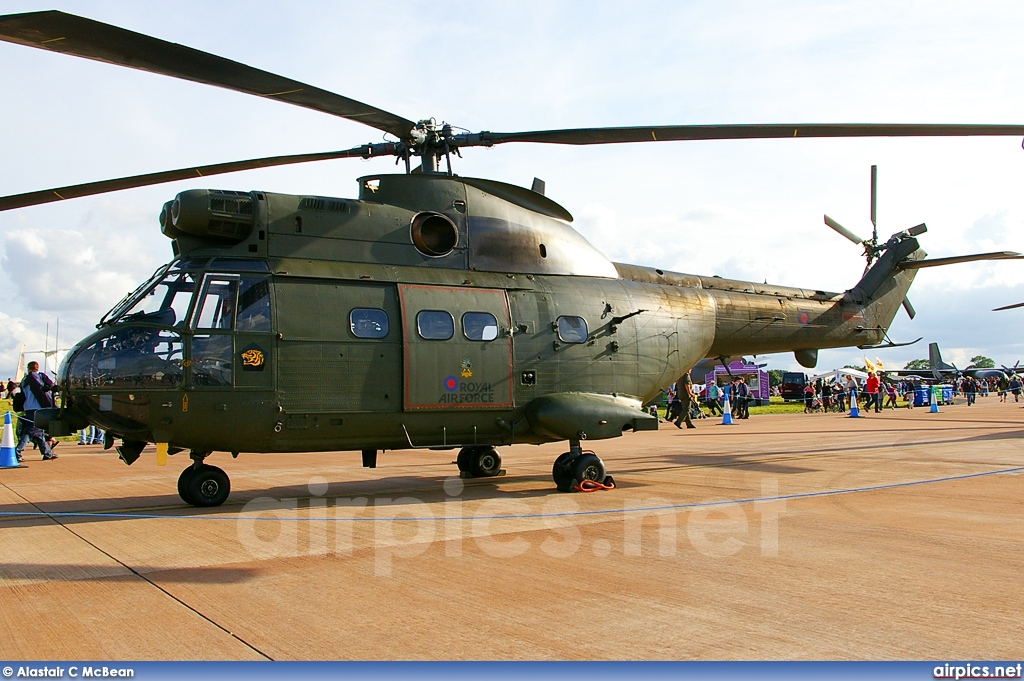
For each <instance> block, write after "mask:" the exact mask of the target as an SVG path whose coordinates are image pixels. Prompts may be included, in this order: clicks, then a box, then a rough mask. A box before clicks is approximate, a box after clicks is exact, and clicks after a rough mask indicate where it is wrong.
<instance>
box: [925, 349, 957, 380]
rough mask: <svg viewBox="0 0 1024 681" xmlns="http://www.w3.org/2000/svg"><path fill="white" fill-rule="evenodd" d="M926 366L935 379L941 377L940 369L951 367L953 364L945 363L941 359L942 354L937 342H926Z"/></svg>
mask: <svg viewBox="0 0 1024 681" xmlns="http://www.w3.org/2000/svg"><path fill="white" fill-rule="evenodd" d="M928 368H929V369H931V370H932V374H933V375H934V376H935V378H936V379H939V378H942V374H941V373H940V372H941V371H942V370H944V369H947V370H950V369H953V365H951V364H946V363H945V362H943V361H942V354H941V353H940V352H939V344H938V343H929V344H928Z"/></svg>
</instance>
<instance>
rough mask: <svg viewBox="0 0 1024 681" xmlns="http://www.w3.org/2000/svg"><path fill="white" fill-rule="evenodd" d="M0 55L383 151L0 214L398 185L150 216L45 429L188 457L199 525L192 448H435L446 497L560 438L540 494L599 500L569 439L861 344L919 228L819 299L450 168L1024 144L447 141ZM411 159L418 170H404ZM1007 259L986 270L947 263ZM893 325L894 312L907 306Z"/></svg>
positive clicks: (323, 106) (872, 332)
mask: <svg viewBox="0 0 1024 681" xmlns="http://www.w3.org/2000/svg"><path fill="white" fill-rule="evenodd" d="M0 39H3V40H5V41H9V42H13V43H18V44H22V45H26V46H30V47H37V48H41V49H46V50H50V51H54V52H60V53H64V54H69V55H73V56H78V57H83V58H87V59H94V60H99V61H103V62H107V63H111V64H117V65H120V66H126V67H130V68H135V69H141V70H144V71H149V72H152V73H157V74H162V75H167V76H173V77H176V78H181V79H185V80H191V81H194V82H200V83H205V84H209V85H215V86H218V87H223V88H227V89H230V90H235V91H238V92H244V93H248V94H252V95H256V96H260V97H266V98H270V99H274V100H278V101H281V102H285V103H289V104H293V105H296V106H302V107H306V108H309V109H313V110H315V111H320V112H323V113H327V114H331V115H334V116H340V117H342V118H345V119H349V120H353V121H358V122H360V123H364V124H366V125H368V126H370V127H373V128H376V129H378V130H382V131H384V132H386V133H390V134H391V135H392V136H393V137H394V141H389V142H383V143H376V144H366V145H362V146H358V147H354V148H351V149H344V150H339V151H328V152H322V153H313V154H298V155H291V156H277V157H270V158H259V159H251V160H246V161H238V162H232V163H223V164H216V165H207V166H200V167H194V168H183V169H179V170H172V171H166V172H157V173H152V174H147V175H139V176H133V177H125V178H119V179H114V180H105V181H100V182H94V183H89V184H83V185H75V186H70V187H60V188H55V189H48V190H44V191H38V192H32V193H29V194H21V195H17V196H7V197H2V198H0V210H10V209H14V208H21V207H25V206H33V205H39V204H43V203H48V202H51V201H59V200H65V199H71V198H75V197H81V196H89V195H94V194H99V193H103V192H110V191H116V190H120V189H128V188H132V187H141V186H146V185H151V184H158V183H164V182H172V181H175V180H181V179H187V178H195V177H196V176H203V177H205V176H210V175H216V174H221V173H229V172H234V171H239V170H247V169H253V168H264V167H269V166H277V165H285V164H291V163H303V162H309V161H317V160H327V159H339V158H363V159H370V158H377V157H385V156H386V157H395V158H397V159H398V161H399V162H401V163H404V166H405V171H406V172H405V173H404V174H375V175H369V176H365V177H362V178H360V179H359V180H358V182H359V191H358V195H357V197H356V198H336V197H327V196H312V195H284V194H277V193H272V192H266V191H250V192H241V191H227V190H216V189H202V190H188V191H183V192H181V193H179V194H178V195H177V196H176V197H175V198H174V199H172V200H170V201H168V202H167V203H165V204H164V206H163V210H162V211H161V213H160V229H161V231H162V233H163V234H164V235H165V236H167V237H168V238H169V239H170V240H171V248H172V251H173V259H172V260H171V261H170V262H169V263H167V264H165V265H163V266H161V267H160V268H159V269H158V270H157V271H156V272H155V273H154V274H153V276H152V277H150V279H148V280H147V281H146V282H144V283H143V284H142V285H141V286H139V287H138V288H137V289H136V290H135V291H133V292H131V293H129V294H128V295H126V296H125V297H124V298H123V299H122V300H121V301H120V302H119V303H117V304H116V305H115V306H114V307H113V308H112V309H111V310H110V311H109V312H107V314H106V315H104V316H103V318H102V319H101V320H100V322H99V324H98V325H97V330H96V331H95V332H94V333H92V334H91V335H89V336H87V337H86V338H84V339H82V340H81V341H80V342H79V343H77V344H76V345H75V346H74V347H73V348H72V349H71V351H70V352H69V353H68V355H67V356H66V358H65V359H64V361H63V363H62V364H61V367H60V369H59V372H58V385H59V388H60V391H61V393H62V397H63V400H62V404H61V406H60V408H59V409H53V410H41V411H39V412H37V414H36V417H37V421H38V422H39V425H40V426H42V427H45V428H47V429H48V430H49V431H50V432H51V433H53V434H63V433H69V432H72V431H74V430H77V429H79V428H82V427H84V426H85V425H87V424H88V423H93V424H95V425H97V426H99V427H101V428H103V429H105V430H106V432H107V442H106V445H107V447H110V446H113V444H114V442H115V439H118V440H120V445H119V446H118V452H119V454H120V456H121V458H122V459H123V460H124V461H125V463H128V464H131V463H132V462H133V461H135V460H136V459H138V458H139V456H140V454H141V452H142V450H143V448H144V447H145V446H146V445H147V443H155V444H156V445H157V458H158V462H159V460H160V459H162V458H164V457H166V455H167V454H174V453H177V452H183V451H186V450H187V451H189V456H190V458H191V460H192V463H191V465H190V466H188V467H187V468H186V469H185V470H184V471H182V473H181V475H180V477H179V479H178V492H179V494H180V496H181V498H182V499H183V500H184V501H185V502H187V503H189V504H192V505H195V506H217V505H219V504H221V503H223V502H224V501H225V499H226V498H227V497H228V494H229V491H230V482H229V479H228V476H227V475H226V474H225V473H224V471H223V470H221V469H220V468H218V467H215V466H211V465H208V464H206V463H205V460H206V458H207V457H208V456H209V455H210V454H211V453H212V452H214V451H221V452H230V453H231V454H232V455H233V456H237V455H238V454H239V453H240V452H243V451H244V452H298V451H303V452H308V451H336V450H357V449H358V450H361V452H362V463H363V465H364V466H367V467H370V468H373V467H375V466H376V463H377V456H378V452H380V451H381V450H386V449H406V448H414V449H424V450H437V449H459V453H458V457H457V464H458V468H459V470H460V471H461V473H462V474H463V475H465V476H479V477H487V476H495V475H498V474H499V473H500V472H501V457H500V455H499V454H498V451H497V449H496V448H497V447H499V446H503V445H511V444H513V443H536V444H539V443H544V442H553V441H568V443H569V451H567V452H565V453H564V454H562V455H561V456H559V457H558V458H557V459H556V460H555V461H554V464H553V469H552V477H553V479H554V482H555V485H556V487H557V488H558V489H559V490H560V491H569V490H571V489H574V488H578V487H579V486H580V485H581V484H582V483H584V482H586V481H602V480H605V479H606V470H605V466H604V464H603V462H602V461H601V459H600V458H599V457H597V456H596V455H595V454H593V453H591V452H587V451H585V450H584V449H583V443H584V442H585V441H586V440H595V439H603V438H612V437H618V436H621V435H622V434H623V433H625V432H629V431H635V430H654V429H656V428H657V427H658V421H657V419H656V418H655V417H653V416H650V415H648V414H647V413H645V412H643V411H642V410H641V409H640V407H641V406H642V405H643V404H644V403H645V402H647V401H648V400H650V399H651V398H653V397H654V396H655V395H657V394H658V392H659V390H660V389H661V388H662V387H664V386H666V385H668V384H669V383H671V382H672V381H674V380H676V378H677V377H679V376H680V375H682V374H683V373H684V372H686V371H687V370H689V369H690V367H692V366H694V365H695V364H696V363H697V362H698V361H700V360H701V359H703V358H708V357H713V358H714V357H723V358H724V357H731V356H737V355H742V354H766V353H777V352H793V353H794V354H795V356H796V358H797V360H798V361H799V362H800V363H801V364H802V365H804V366H807V367H813V366H814V365H815V363H816V360H817V353H818V350H819V349H821V348H837V347H846V346H854V345H856V346H859V347H882V346H885V345H887V344H891V341H889V340H888V337H887V330H888V328H889V325H890V324H891V322H892V320H893V318H894V316H895V314H896V313H897V312H898V310H899V307H900V306H901V305H902V304H903V302H904V300H905V298H906V293H907V290H908V289H909V287H910V285H911V282H912V281H913V279H914V276H915V274H916V272H917V270H918V269H919V268H922V267H929V266H932V265H941V264H947V262H948V260H947V259H939V260H928V259H926V254H925V252H924V251H923V250H922V249H921V248H920V245H919V244H918V241H917V238H916V237H917V236H919V235H920V234H922V233H924V232H925V230H926V227H925V226H924V225H918V226H916V227H913V228H911V229H909V230H905V231H900V232H897V233H896V234H894V235H893V236H892V237H891V238H889V239H888V240H887V241H885V242H882V243H880V242H879V241H878V239H877V235H876V237H875V238H874V239H873V240H871V241H870V242H864V245H865V251H866V254H867V255H868V260H869V262H868V265H869V266H868V268H867V269H866V271H865V273H864V275H863V277H862V278H861V280H860V281H859V282H857V283H856V284H854V285H853V286H852V287H851V288H850V289H848V290H846V291H844V292H838V293H833V292H826V291H820V290H810V289H801V288H794V287H785V286H773V285H769V284H760V283H753V282H747V281H738V280H731V279H723V278H720V277H711V276H699V275H692V274H682V273H676V272H668V271H664V270H661V269H655V268H649V267H640V266H635V265H628V264H622V263H613V262H611V261H610V260H608V259H607V258H606V257H605V256H604V255H603V254H602V253H600V252H599V251H598V250H597V249H595V248H594V247H593V246H592V245H591V244H590V243H588V242H587V241H586V240H585V239H584V238H583V237H582V236H581V235H580V234H579V233H578V232H576V231H575V230H574V229H573V228H572V227H571V222H572V220H573V217H572V215H571V213H570V212H569V211H568V210H566V209H565V208H563V207H562V206H560V205H559V204H557V203H556V202H555V201H553V200H551V199H550V198H548V197H547V196H545V191H544V189H545V188H544V185H543V183H541V182H539V181H535V182H534V184H533V186H532V187H531V188H529V189H527V188H523V187H518V186H514V185H511V184H506V183H503V182H498V181H494V180H488V179H481V178H470V177H460V176H458V175H455V174H454V173H453V170H452V156H453V155H454V156H459V155H461V151H462V150H463V149H468V148H470V147H479V146H483V147H492V146H495V145H498V144H506V143H512V142H532V143H546V144H571V145H586V144H612V143H626V142H665V141H681V140H707V139H750V138H782V137H863V136H948V135H953V136H961V135H1024V125H916V124H892V125H889V124H809V125H802V124H801V125H790V124H772V125H759V124H758V125H683V126H656V127H633V128H584V129H569V130H546V131H530V132H514V133H496V132H488V131H483V132H476V133H470V132H462V131H459V130H457V129H456V128H454V127H453V126H451V125H449V124H447V123H437V122H436V121H435V120H434V119H426V120H419V121H412V120H409V119H406V118H403V117H401V116H397V115H395V114H391V113H389V112H386V111H383V110H381V109H379V108H376V107H374V106H371V105H367V104H363V103H361V102H358V101H355V100H352V99H349V98H347V97H343V96H341V95H337V94H334V93H331V92H327V91H325V90H321V89H319V88H316V87H313V86H310V85H307V84H304V83H300V82H298V81H294V80H291V79H288V78H284V77H281V76H277V75H274V74H271V73H268V72H265V71H261V70H257V69H255V68H252V67H249V66H246V65H244V64H240V63H237V62H234V61H231V60H228V59H225V58H222V57H218V56H215V55H212V54H209V53H205V52H201V51H198V50H194V49H191V48H188V47H184V46H182V45H178V44H174V43H169V42H166V41H163V40H159V39H157V38H153V37H150V36H146V35H142V34H139V33H135V32H132V31H128V30H125V29H122V28H118V27H116V26H112V25H108V24H104V23H100V22H97V21H93V20H90V19H86V18H82V17H78V16H74V15H70V14H65V13H62V12H57V11H47V12H34V13H26V14H15V15H8V16H3V17H0ZM414 163H415V164H416V166H415V167H414ZM1007 257H1018V256H1017V254H1015V253H1009V252H1001V253H989V254H980V255H973V256H964V257H963V258H959V259H958V261H964V260H978V259H998V258H1007ZM908 311H909V310H908Z"/></svg>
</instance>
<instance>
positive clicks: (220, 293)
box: [195, 277, 237, 329]
mask: <svg viewBox="0 0 1024 681" xmlns="http://www.w3.org/2000/svg"><path fill="white" fill-rule="evenodd" d="M236 283H237V279H233V278H232V279H220V278H214V277H211V278H209V279H207V280H206V288H205V289H204V290H203V297H202V300H201V301H200V303H199V310H198V312H197V313H196V317H195V319H196V323H195V328H197V329H230V328H231V324H232V322H233V321H234V319H235V284H236Z"/></svg>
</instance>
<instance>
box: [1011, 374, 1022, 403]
mask: <svg viewBox="0 0 1024 681" xmlns="http://www.w3.org/2000/svg"><path fill="white" fill-rule="evenodd" d="M1009 388H1010V393H1012V394H1013V401H1014V402H1020V392H1021V383H1020V377H1019V376H1018V375H1017V374H1014V375H1013V376H1012V377H1011V378H1010V385H1009Z"/></svg>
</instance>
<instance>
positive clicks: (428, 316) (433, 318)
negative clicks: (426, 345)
mask: <svg viewBox="0 0 1024 681" xmlns="http://www.w3.org/2000/svg"><path fill="white" fill-rule="evenodd" d="M416 331H417V333H419V334H420V338H425V339H427V340H448V339H449V338H451V337H452V336H454V335H455V319H454V318H453V317H452V316H451V314H450V313H448V312H445V311H444V310H421V311H420V312H419V313H418V314H417V315H416Z"/></svg>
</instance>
